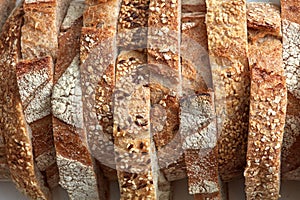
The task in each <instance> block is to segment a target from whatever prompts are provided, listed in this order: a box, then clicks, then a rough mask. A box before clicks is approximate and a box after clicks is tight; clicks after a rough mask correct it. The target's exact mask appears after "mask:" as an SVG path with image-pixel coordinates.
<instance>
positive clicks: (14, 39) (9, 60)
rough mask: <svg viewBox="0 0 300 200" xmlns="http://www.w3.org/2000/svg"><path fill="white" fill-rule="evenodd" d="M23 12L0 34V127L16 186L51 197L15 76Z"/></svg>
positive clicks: (19, 10) (29, 193)
mask: <svg viewBox="0 0 300 200" xmlns="http://www.w3.org/2000/svg"><path fill="white" fill-rule="evenodd" d="M23 15H24V12H23V10H22V8H17V9H16V10H15V11H14V12H13V14H12V15H11V16H10V17H9V19H8V20H7V22H6V23H5V25H4V26H3V30H2V33H1V37H0V38H1V40H0V49H1V52H0V55H1V59H0V73H1V74H5V76H0V79H1V81H0V82H1V96H2V97H5V98H1V102H2V103H1V104H0V105H1V110H2V111H1V113H2V117H1V123H0V124H1V126H2V127H1V130H3V133H4V138H5V142H6V149H7V150H6V152H7V163H8V167H9V170H10V173H11V178H12V180H13V181H14V182H15V184H16V186H17V188H18V189H19V190H20V191H21V192H22V193H24V194H25V195H27V196H28V197H30V198H32V199H45V200H46V199H49V198H50V192H49V190H48V188H46V187H45V184H44V181H43V179H42V177H41V174H40V172H39V171H38V170H37V166H36V164H35V162H34V157H33V149H32V143H31V129H30V127H29V125H28V124H27V122H26V119H25V116H24V114H23V107H22V101H21V97H20V94H19V88H18V84H17V79H16V77H17V76H16V64H17V63H18V61H19V59H20V57H21V55H20V49H19V47H20V37H21V35H20V34H21V25H22V21H23Z"/></svg>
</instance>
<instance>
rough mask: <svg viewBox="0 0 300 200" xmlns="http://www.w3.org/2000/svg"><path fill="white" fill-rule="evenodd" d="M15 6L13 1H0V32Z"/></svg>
mask: <svg viewBox="0 0 300 200" xmlns="http://www.w3.org/2000/svg"><path fill="white" fill-rule="evenodd" d="M15 6H16V1H15V0H1V1H0V13H1V15H0V30H1V28H2V26H3V24H4V23H5V21H6V19H7V17H8V16H9V14H10V13H11V11H12V10H13V9H14V7H15Z"/></svg>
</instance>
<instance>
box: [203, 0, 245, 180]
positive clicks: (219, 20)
mask: <svg viewBox="0 0 300 200" xmlns="http://www.w3.org/2000/svg"><path fill="white" fill-rule="evenodd" d="M206 6H207V14H206V25H207V34H208V49H209V56H210V64H211V69H212V77H213V82H214V90H215V105H216V115H217V120H218V121H217V123H218V124H217V125H218V135H219V139H218V149H219V170H220V175H221V178H222V179H223V180H226V181H228V180H230V179H232V178H234V177H236V176H239V175H241V173H242V171H243V167H244V166H245V154H246V146H247V145H246V144H247V143H246V141H247V132H248V117H247V116H248V109H249V86H250V81H249V69H248V62H247V26H246V25H247V21H246V1H245V0H243V1H236V0H231V1H226V0H211V1H208V0H207V1H206ZM232 27H234V28H232ZM224 32H226V33H227V34H223V33H224Z"/></svg>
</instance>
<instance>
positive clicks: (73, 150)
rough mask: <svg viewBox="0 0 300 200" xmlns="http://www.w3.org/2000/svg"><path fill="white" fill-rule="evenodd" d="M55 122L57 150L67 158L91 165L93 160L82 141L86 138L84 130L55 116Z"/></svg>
mask: <svg viewBox="0 0 300 200" xmlns="http://www.w3.org/2000/svg"><path fill="white" fill-rule="evenodd" d="M53 123H54V124H55V127H54V130H55V135H54V137H55V141H56V142H55V147H56V151H57V152H58V153H59V154H60V155H61V156H63V157H65V158H69V159H71V160H76V161H78V162H80V163H82V164H84V165H88V166H91V165H92V160H91V157H90V156H89V151H88V149H87V147H86V146H85V145H84V143H83V142H82V141H83V140H84V135H83V130H79V129H78V128H76V127H73V126H70V125H66V124H65V123H64V122H62V121H60V120H59V119H56V118H55V117H54V118H53ZM74 133H75V134H74Z"/></svg>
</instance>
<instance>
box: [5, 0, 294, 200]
mask: <svg viewBox="0 0 300 200" xmlns="http://www.w3.org/2000/svg"><path fill="white" fill-rule="evenodd" d="M253 1H255V0H248V2H253ZM258 1H259V2H273V3H276V4H278V5H279V2H280V1H279V0H269V1H267V0H265V1H264V0H257V2H258ZM228 187H229V200H244V199H245V197H244V180H242V179H239V180H235V181H233V182H231V183H229V185H228ZM173 190H174V191H173V196H174V198H173V199H174V200H193V197H192V196H191V195H188V192H187V180H181V181H176V182H174V184H173ZM281 196H282V197H281V198H280V200H299V199H300V182H296V181H283V182H282V187H281ZM53 199H54V200H67V199H68V196H67V194H66V192H65V191H64V190H62V189H61V188H57V189H56V190H55V191H53ZM117 199H119V194H118V189H117V183H112V184H111V200H117ZM0 200H28V199H27V198H26V197H24V196H23V195H22V194H21V193H20V192H19V191H18V190H17V189H16V188H15V186H14V184H13V183H11V182H0Z"/></svg>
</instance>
